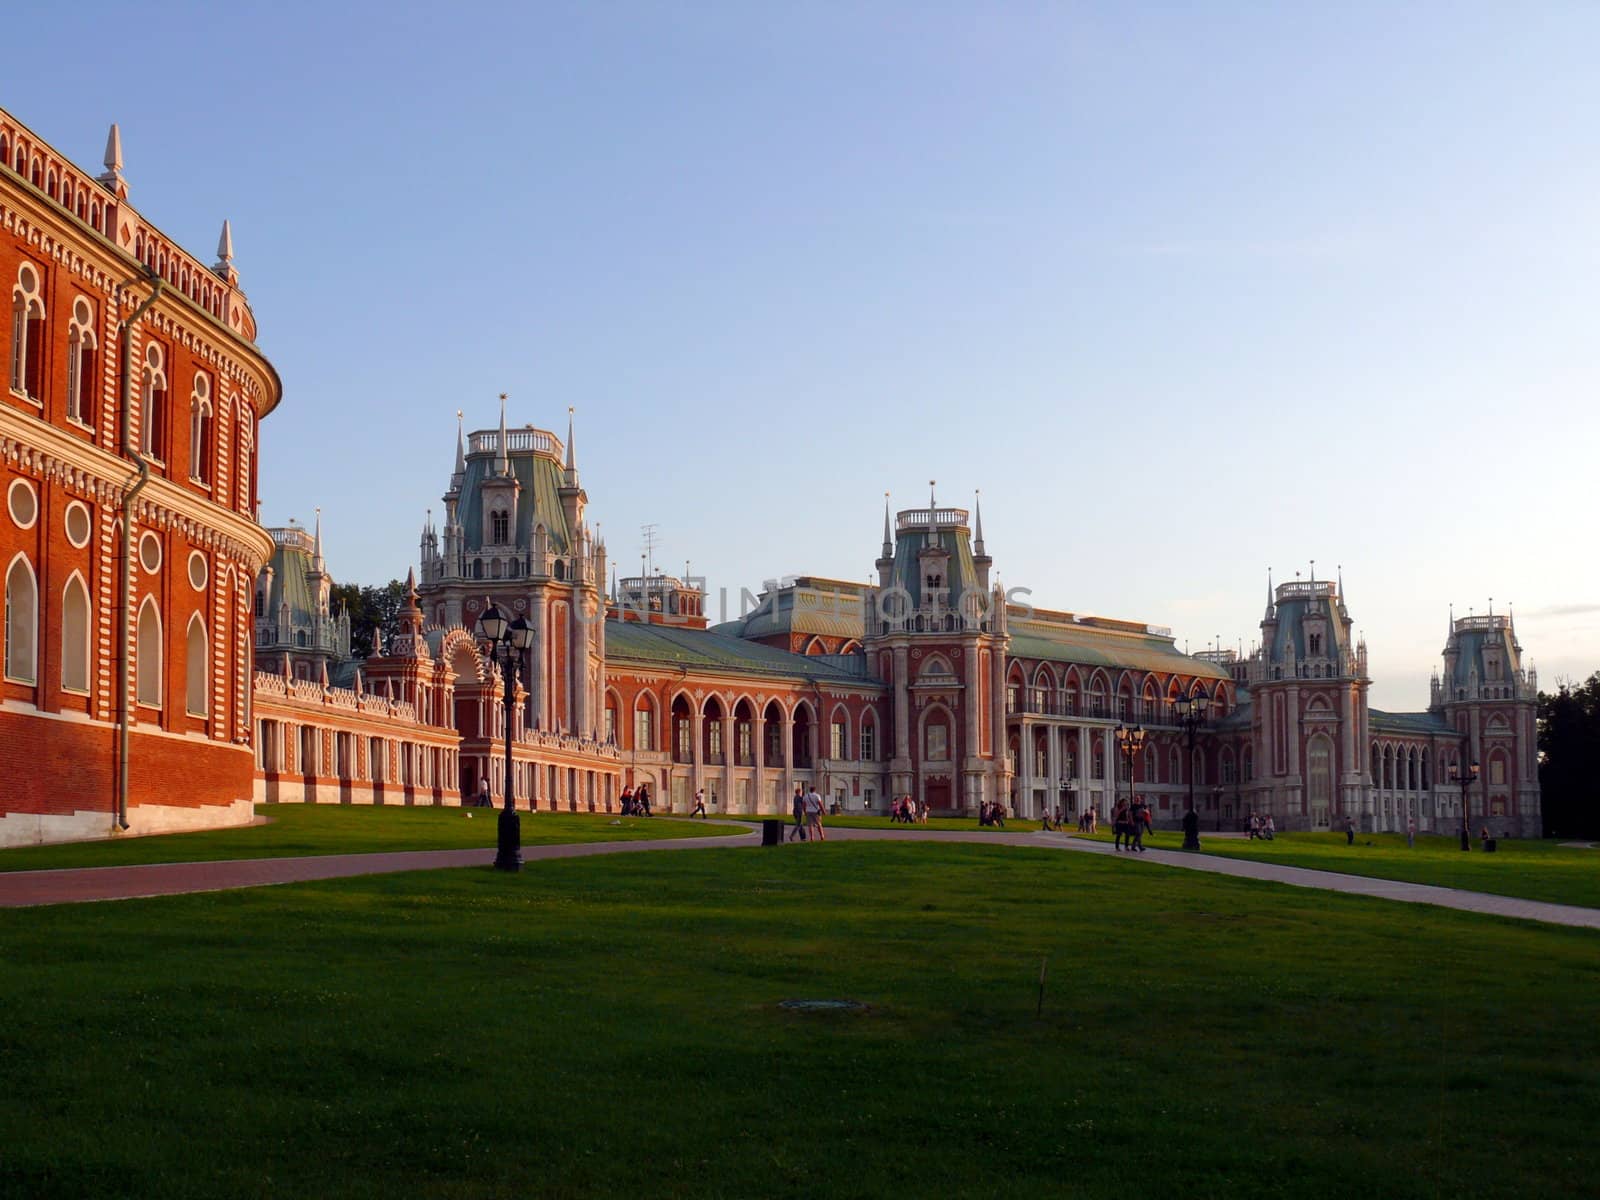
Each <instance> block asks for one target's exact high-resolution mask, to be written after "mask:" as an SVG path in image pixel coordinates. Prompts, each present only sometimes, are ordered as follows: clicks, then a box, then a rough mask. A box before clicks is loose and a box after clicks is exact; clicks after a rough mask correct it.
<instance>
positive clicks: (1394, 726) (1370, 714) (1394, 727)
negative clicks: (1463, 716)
mask: <svg viewBox="0 0 1600 1200" xmlns="http://www.w3.org/2000/svg"><path fill="white" fill-rule="evenodd" d="M1367 723H1368V725H1369V726H1370V728H1371V730H1372V732H1373V733H1438V734H1444V735H1446V736H1449V737H1456V736H1458V735H1457V733H1456V731H1455V729H1454V728H1453V727H1452V726H1451V725H1450V723H1449V722H1448V721H1446V720H1445V719H1444V718H1443V717H1442V716H1440V715H1439V714H1438V713H1431V712H1420V713H1391V712H1379V711H1378V710H1377V709H1375V708H1369V709H1367Z"/></svg>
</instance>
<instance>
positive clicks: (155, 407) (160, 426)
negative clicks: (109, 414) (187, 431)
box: [139, 342, 167, 462]
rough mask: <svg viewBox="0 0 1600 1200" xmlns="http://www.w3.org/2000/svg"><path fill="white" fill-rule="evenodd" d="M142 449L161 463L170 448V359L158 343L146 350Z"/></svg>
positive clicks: (141, 403) (142, 394)
mask: <svg viewBox="0 0 1600 1200" xmlns="http://www.w3.org/2000/svg"><path fill="white" fill-rule="evenodd" d="M139 438H140V441H139V449H140V451H141V453H144V454H147V455H149V456H150V457H151V458H153V459H155V460H157V461H158V462H162V461H165V455H166V448H167V356H166V353H165V352H164V351H163V350H162V349H161V347H160V345H159V344H157V343H156V342H151V343H149V344H148V345H147V346H145V348H144V381H143V390H142V391H141V393H140V434H139Z"/></svg>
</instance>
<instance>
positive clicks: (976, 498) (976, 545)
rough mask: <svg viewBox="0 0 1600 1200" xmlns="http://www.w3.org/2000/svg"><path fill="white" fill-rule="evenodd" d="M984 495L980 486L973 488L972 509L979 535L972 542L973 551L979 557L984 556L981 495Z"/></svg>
mask: <svg viewBox="0 0 1600 1200" xmlns="http://www.w3.org/2000/svg"><path fill="white" fill-rule="evenodd" d="M982 495H983V493H982V491H981V490H980V489H978V488H973V489H972V511H973V514H974V516H975V517H976V519H977V530H978V536H977V538H976V540H975V541H974V542H973V544H972V550H973V553H974V554H976V555H977V556H978V557H979V558H982V557H983V504H982V501H981V500H980V497H981V496H982Z"/></svg>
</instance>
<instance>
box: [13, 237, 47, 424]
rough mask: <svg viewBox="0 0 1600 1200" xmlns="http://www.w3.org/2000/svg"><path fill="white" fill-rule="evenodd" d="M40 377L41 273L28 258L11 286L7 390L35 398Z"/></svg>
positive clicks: (42, 322) (42, 346) (18, 270)
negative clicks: (8, 384)
mask: <svg viewBox="0 0 1600 1200" xmlns="http://www.w3.org/2000/svg"><path fill="white" fill-rule="evenodd" d="M43 378H44V277H43V276H42V275H41V274H40V272H39V268H38V267H36V266H34V265H33V264H32V263H30V262H25V263H23V264H22V265H21V266H20V267H18V268H17V282H16V284H15V286H13V287H12V289H11V390H12V391H13V392H16V393H18V394H19V395H23V396H26V397H28V399H30V400H38V399H39V397H40V396H41V395H43V392H44V389H43V386H42V380H43Z"/></svg>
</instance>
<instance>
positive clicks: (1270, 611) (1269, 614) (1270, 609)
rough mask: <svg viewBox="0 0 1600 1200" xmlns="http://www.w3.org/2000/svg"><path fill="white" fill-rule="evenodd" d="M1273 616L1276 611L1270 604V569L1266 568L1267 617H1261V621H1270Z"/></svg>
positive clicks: (1275, 614)
mask: <svg viewBox="0 0 1600 1200" xmlns="http://www.w3.org/2000/svg"><path fill="white" fill-rule="evenodd" d="M1275 616H1277V610H1276V609H1275V608H1274V607H1273V602H1272V568H1271V567H1268V568H1267V615H1266V616H1265V617H1263V618H1262V620H1264V621H1270V620H1272V619H1273V617H1275Z"/></svg>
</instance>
